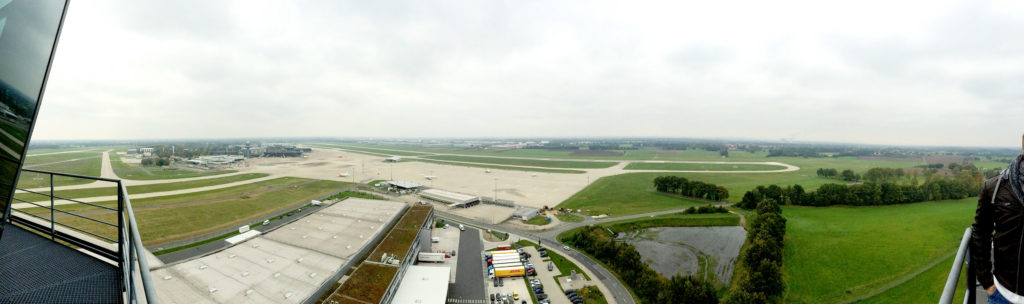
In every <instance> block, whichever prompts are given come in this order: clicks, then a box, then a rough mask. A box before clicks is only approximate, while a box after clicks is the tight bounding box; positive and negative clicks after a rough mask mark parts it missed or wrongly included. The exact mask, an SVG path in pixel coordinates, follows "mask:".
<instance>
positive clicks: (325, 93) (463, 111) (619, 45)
mask: <svg viewBox="0 0 1024 304" xmlns="http://www.w3.org/2000/svg"><path fill="white" fill-rule="evenodd" d="M143 2H145V3H143ZM1021 16H1024V1H1016V0H1011V1H996V2H989V1H954V2H949V1H936V0H928V1H919V2H913V1H891V0H884V1H842V2H840V1H820V0H813V1H750V2H738V1H666V2H641V1H590V0H587V1H469V0H465V1H422V0H411V1H276V2H267V1H209V0H203V1H131V0H123V1H92V0H90V1H73V2H72V4H71V7H70V8H69V11H68V14H67V19H66V21H65V24H64V29H63V33H62V36H61V40H60V44H59V46H58V51H57V54H56V59H55V62H54V65H53V68H52V72H51V74H50V82H49V85H48V87H47V91H46V96H45V98H44V102H43V107H42V112H41V114H40V115H39V121H38V124H37V125H36V128H37V129H36V133H35V136H34V138H35V139H144V138H219V137H265V136H336V137H365V136H388V137H421V136H423V137H452V136H467V137H477V136H545V137H551V136H658V137H708V138H712V137H725V138H750V139H765V140H779V139H786V140H799V141H833V142H855V143H874V144H912V145H954V146H1015V145H1017V143H1018V142H1019V141H1018V140H1019V139H1020V136H1021V133H1022V132H1024V121H1022V119H1021V118H1022V117H1024V18H1021Z"/></svg>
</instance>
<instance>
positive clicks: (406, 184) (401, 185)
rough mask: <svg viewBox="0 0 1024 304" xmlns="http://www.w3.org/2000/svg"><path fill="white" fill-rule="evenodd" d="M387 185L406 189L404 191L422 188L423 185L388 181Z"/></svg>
mask: <svg viewBox="0 0 1024 304" xmlns="http://www.w3.org/2000/svg"><path fill="white" fill-rule="evenodd" d="M387 183H388V184H390V185H392V186H395V187H399V188H406V189H413V188H419V187H423V185H420V184H417V183H414V182H410V181H388V182H387Z"/></svg>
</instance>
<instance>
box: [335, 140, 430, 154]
mask: <svg viewBox="0 0 1024 304" xmlns="http://www.w3.org/2000/svg"><path fill="white" fill-rule="evenodd" d="M321 145H326V146H333V147H338V148H342V149H348V150H354V151H363V152H370V153H376V154H382V155H388V156H392V155H397V156H421V155H427V154H425V153H419V152H412V151H404V150H386V149H375V148H368V147H360V146H350V145H339V144H328V143H321Z"/></svg>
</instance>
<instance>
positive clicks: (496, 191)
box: [494, 177, 498, 203]
mask: <svg viewBox="0 0 1024 304" xmlns="http://www.w3.org/2000/svg"><path fill="white" fill-rule="evenodd" d="M494 202H495V203H497V202H498V178H497V177H495V178H494Z"/></svg>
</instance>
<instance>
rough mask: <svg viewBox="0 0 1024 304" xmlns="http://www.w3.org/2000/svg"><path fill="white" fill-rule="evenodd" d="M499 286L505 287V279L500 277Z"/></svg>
mask: <svg viewBox="0 0 1024 304" xmlns="http://www.w3.org/2000/svg"><path fill="white" fill-rule="evenodd" d="M498 287H505V279H504V278H498Z"/></svg>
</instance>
